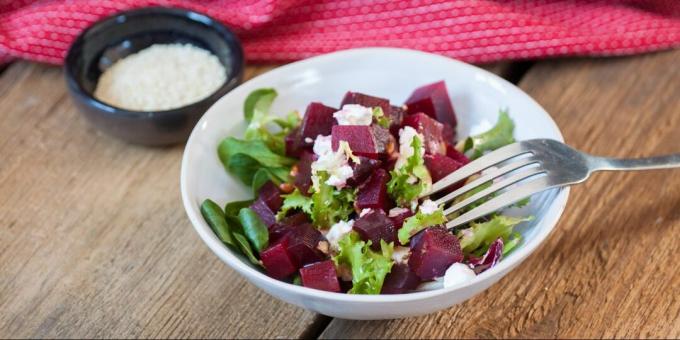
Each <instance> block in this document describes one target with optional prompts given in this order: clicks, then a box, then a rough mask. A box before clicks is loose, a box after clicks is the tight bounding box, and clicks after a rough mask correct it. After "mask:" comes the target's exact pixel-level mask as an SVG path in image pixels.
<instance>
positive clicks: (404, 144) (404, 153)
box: [394, 126, 425, 183]
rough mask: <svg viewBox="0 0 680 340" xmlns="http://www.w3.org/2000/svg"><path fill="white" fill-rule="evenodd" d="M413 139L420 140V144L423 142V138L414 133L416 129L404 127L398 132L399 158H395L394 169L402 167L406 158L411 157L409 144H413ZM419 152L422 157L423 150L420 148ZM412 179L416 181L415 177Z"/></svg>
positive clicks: (411, 149)
mask: <svg viewBox="0 0 680 340" xmlns="http://www.w3.org/2000/svg"><path fill="white" fill-rule="evenodd" d="M415 137H418V138H420V141H421V142H422V141H423V140H424V138H423V136H421V135H420V134H419V133H418V131H416V129H414V128H412V127H410V126H405V127H403V128H402V129H401V130H399V157H398V158H397V162H396V163H395V165H394V168H395V169H399V168H401V167H402V166H404V165H405V164H406V161H407V160H408V158H409V157H411V156H413V146H411V143H413V138H415ZM421 144H422V143H421ZM419 152H420V155H424V154H425V148H423V147H422V146H421V148H420V150H419ZM413 179H414V181H416V180H417V179H416V178H415V177H413ZM414 183H415V182H414Z"/></svg>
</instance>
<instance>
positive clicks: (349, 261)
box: [333, 232, 394, 294]
mask: <svg viewBox="0 0 680 340" xmlns="http://www.w3.org/2000/svg"><path fill="white" fill-rule="evenodd" d="M338 244H339V249H340V251H339V253H338V254H337V255H336V256H334V257H333V261H334V262H335V265H336V266H347V267H349V268H350V269H351V272H352V289H350V290H349V292H348V293H350V294H380V290H381V289H382V286H383V283H384V282H385V276H387V274H388V273H389V272H390V270H392V265H393V264H394V261H392V252H393V251H394V244H393V243H389V244H388V243H386V242H385V241H384V240H380V249H381V251H380V252H376V251H373V250H372V249H371V248H370V246H371V241H368V242H365V241H362V240H361V238H360V237H359V235H358V234H357V233H356V232H350V233H348V234H347V235H345V236H344V237H343V238H342V239H340V242H339V243H338Z"/></svg>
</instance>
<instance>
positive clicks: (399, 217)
mask: <svg viewBox="0 0 680 340" xmlns="http://www.w3.org/2000/svg"><path fill="white" fill-rule="evenodd" d="M413 215H414V214H413V212H412V211H411V210H409V209H405V210H404V211H403V212H401V213H399V214H396V215H394V216H392V215H391V214H390V219H391V220H392V223H394V227H395V228H397V229H399V228H401V226H402V225H404V220H405V219H407V218H409V217H411V216H413Z"/></svg>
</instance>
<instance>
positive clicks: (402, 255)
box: [392, 246, 411, 263]
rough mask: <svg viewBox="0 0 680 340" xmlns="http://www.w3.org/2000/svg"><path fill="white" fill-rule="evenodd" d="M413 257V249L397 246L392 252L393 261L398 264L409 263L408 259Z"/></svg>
mask: <svg viewBox="0 0 680 340" xmlns="http://www.w3.org/2000/svg"><path fill="white" fill-rule="evenodd" d="M409 256H411V248H409V247H402V246H395V247H394V251H393V252H392V260H394V262H396V263H408V258H409Z"/></svg>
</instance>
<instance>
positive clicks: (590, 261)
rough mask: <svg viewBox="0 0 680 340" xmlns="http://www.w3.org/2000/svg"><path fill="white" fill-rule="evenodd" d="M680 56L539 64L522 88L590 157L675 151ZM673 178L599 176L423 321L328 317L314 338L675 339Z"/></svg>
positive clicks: (678, 282) (679, 286)
mask: <svg viewBox="0 0 680 340" xmlns="http://www.w3.org/2000/svg"><path fill="white" fill-rule="evenodd" d="M678 60H680V51H671V52H664V53H658V54H653V55H646V56H639V57H629V58H617V59H605V60H575V61H559V62H554V61H547V62H541V63H539V64H538V65H536V66H535V67H533V68H532V69H530V70H529V72H528V74H527V75H526V76H525V77H524V78H523V80H522V81H521V82H520V86H521V87H522V88H523V89H525V90H526V91H527V92H528V93H529V94H531V95H532V96H533V97H534V98H535V99H536V100H537V101H538V102H539V103H541V104H542V105H543V106H544V107H545V108H546V110H547V111H548V112H550V113H551V114H552V116H553V117H554V119H555V120H556V122H557V124H558V125H559V126H560V127H561V129H562V131H563V133H564V135H565V138H566V140H567V142H568V143H570V144H572V145H574V146H576V147H578V148H580V149H582V150H584V151H587V152H591V153H594V154H601V155H608V156H619V157H624V156H643V155H655V154H664V153H672V152H680V111H678V110H680V68H678ZM679 235H680V174H679V173H678V171H677V170H665V171H652V172H645V173H642V172H638V173H633V172H629V173H605V174H597V175H595V176H594V178H592V179H591V180H590V181H588V182H587V183H585V184H583V185H581V186H577V187H575V188H574V189H573V190H572V194H571V197H570V200H569V204H568V206H567V208H566V211H565V214H564V215H563V217H562V220H561V222H560V223H559V225H558V226H557V227H556V229H555V231H553V233H552V235H550V237H549V238H548V240H547V241H546V242H545V243H544V244H543V245H542V246H541V247H539V249H538V250H537V251H536V252H535V253H534V254H533V255H532V256H531V257H530V258H529V259H527V260H526V261H525V262H524V263H523V264H522V265H520V266H519V267H518V268H517V269H516V270H515V271H513V272H512V273H510V274H509V275H508V276H506V277H505V278H504V279H502V280H501V281H500V282H499V283H497V284H496V285H494V286H492V287H491V288H490V289H489V290H487V291H486V292H485V293H482V294H481V295H479V296H477V297H475V298H473V299H471V300H469V301H467V302H466V303H463V304H462V305H459V306H455V307H452V308H450V309H448V310H445V311H442V312H440V313H437V314H433V315H430V316H425V317H419V318H410V319H404V320H391V321H380V322H358V321H347V320H339V319H335V320H333V321H332V322H331V323H330V325H329V327H328V328H326V330H325V332H324V333H323V334H322V337H323V338H338V337H343V338H344V337H349V338H365V337H371V338H373V337H376V338H420V337H424V338H468V337H483V338H491V337H494V338H495V337H520V338H554V337H560V338H599V337H619V338H620V337H626V338H641V337H642V338H649V337H653V338H678V337H680V299H679V297H680V271H678V264H677V258H676V255H677V253H678V246H679V245H680V236H679Z"/></svg>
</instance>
